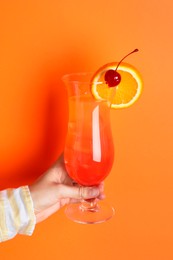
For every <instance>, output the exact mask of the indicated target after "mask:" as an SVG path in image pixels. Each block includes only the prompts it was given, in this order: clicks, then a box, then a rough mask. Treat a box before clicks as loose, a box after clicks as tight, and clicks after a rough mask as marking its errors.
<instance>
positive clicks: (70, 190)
mask: <svg viewBox="0 0 173 260" xmlns="http://www.w3.org/2000/svg"><path fill="white" fill-rule="evenodd" d="M99 194H100V190H99V188H98V187H96V186H93V187H84V186H66V185H62V184H61V185H59V195H60V197H61V198H71V199H79V200H80V199H91V198H96V197H98V196H99Z"/></svg>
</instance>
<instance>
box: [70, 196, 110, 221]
mask: <svg viewBox="0 0 173 260" xmlns="http://www.w3.org/2000/svg"><path fill="white" fill-rule="evenodd" d="M65 214H66V216H67V217H68V218H69V219H71V220H72V221H74V222H77V223H80V224H97V223H102V222H105V221H107V220H109V219H110V218H112V216H113V215H114V214H115V210H114V208H113V207H111V206H110V205H108V204H107V203H106V202H105V201H101V200H100V201H96V200H87V201H83V202H82V203H76V204H69V205H68V206H67V207H66V210H65Z"/></svg>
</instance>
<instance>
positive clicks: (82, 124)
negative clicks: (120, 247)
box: [63, 73, 114, 224]
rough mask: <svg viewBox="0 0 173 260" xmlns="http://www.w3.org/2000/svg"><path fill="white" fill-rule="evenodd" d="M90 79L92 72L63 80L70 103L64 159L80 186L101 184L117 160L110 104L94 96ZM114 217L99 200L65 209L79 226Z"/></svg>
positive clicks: (111, 211)
mask: <svg viewBox="0 0 173 260" xmlns="http://www.w3.org/2000/svg"><path fill="white" fill-rule="evenodd" d="M91 76H92V74H91V73H74V74H69V75H65V76H64V77H63V82H64V83H65V86H66V88H67V92H68V101H69V121H68V131H67V137H66V144H65V149H64V160H65V166H66V169H67V172H68V174H69V176H70V177H71V178H72V179H73V180H74V181H75V182H76V183H78V184H79V185H81V186H95V185H99V184H100V183H101V182H102V181H103V180H104V179H105V178H106V177H107V175H108V174H109V173H110V170H111V168H112V165H113V161H114V146H113V139H112V133H111V125H110V104H109V103H108V101H106V100H101V101H100V100H99V101H98V100H96V99H95V98H94V97H93V96H92V93H91V89H90V87H91V86H90V79H91ZM97 84H102V83H101V82H98V83H97ZM113 214H114V209H113V208H112V207H111V206H109V205H108V204H107V203H106V202H105V200H99V199H97V198H96V199H89V200H83V201H82V202H81V203H76V204H70V205H68V206H67V207H66V215H67V216H68V218H70V219H71V220H73V221H75V222H78V223H86V224H94V223H101V222H104V221H106V220H108V219H110V218H111V217H112V216H113Z"/></svg>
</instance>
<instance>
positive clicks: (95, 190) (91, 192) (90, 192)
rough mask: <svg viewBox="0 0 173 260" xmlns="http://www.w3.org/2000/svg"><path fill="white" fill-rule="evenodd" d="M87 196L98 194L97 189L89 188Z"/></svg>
mask: <svg viewBox="0 0 173 260" xmlns="http://www.w3.org/2000/svg"><path fill="white" fill-rule="evenodd" d="M88 193H89V196H91V197H97V196H98V195H99V189H94V188H91V189H90V190H89V191H88Z"/></svg>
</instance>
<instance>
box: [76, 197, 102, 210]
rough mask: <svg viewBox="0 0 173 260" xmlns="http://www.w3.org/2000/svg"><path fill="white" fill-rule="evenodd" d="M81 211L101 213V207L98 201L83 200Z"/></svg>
mask: <svg viewBox="0 0 173 260" xmlns="http://www.w3.org/2000/svg"><path fill="white" fill-rule="evenodd" d="M80 209H81V210H82V211H90V212H97V211H99V205H98V204H97V199H87V200H83V201H82V203H81V205H80Z"/></svg>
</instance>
